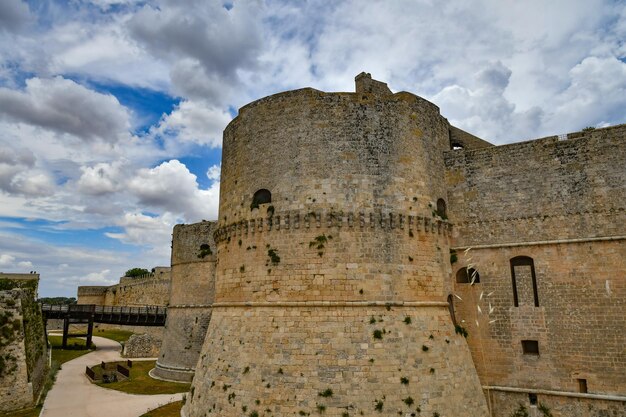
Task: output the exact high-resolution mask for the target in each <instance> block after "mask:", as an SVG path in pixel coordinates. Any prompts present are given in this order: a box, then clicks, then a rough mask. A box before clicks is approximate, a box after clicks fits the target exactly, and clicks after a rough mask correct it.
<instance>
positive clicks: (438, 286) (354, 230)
mask: <svg viewBox="0 0 626 417" xmlns="http://www.w3.org/2000/svg"><path fill="white" fill-rule="evenodd" d="M356 82H357V88H356V93H324V92H321V91H317V90H313V89H310V88H306V89H301V90H295V91H289V92H285V93H281V94H277V95H274V96H270V97H266V98H264V99H261V100H258V101H256V102H253V103H251V104H248V105H247V106H245V107H243V108H242V109H241V110H240V112H239V115H238V116H237V117H236V118H235V119H234V120H233V121H232V122H231V123H230V125H229V126H228V127H227V128H226V130H225V132H224V146H223V157H222V176H221V192H220V214H219V220H218V229H217V231H216V232H215V241H216V245H217V257H218V261H217V266H216V283H215V302H214V304H213V316H212V319H211V322H210V324H209V328H208V331H207V337H206V340H205V343H204V346H203V349H202V354H201V357H200V361H199V362H198V367H197V370H196V376H195V378H194V381H193V388H192V391H191V393H192V394H191V395H190V398H188V401H187V404H186V405H185V406H184V408H183V414H184V415H186V416H189V417H200V416H204V415H208V414H206V413H207V412H211V413H214V414H215V415H219V416H241V415H242V414H245V415H259V416H262V415H266V416H294V415H308V414H309V413H312V414H317V413H324V414H325V415H329V416H346V415H350V416H356V415H377V414H378V412H379V411H380V412H383V413H384V415H390V414H391V413H393V414H394V415H396V414H402V415H411V414H412V413H422V414H421V415H427V416H432V415H435V413H438V415H441V416H461V415H462V416H470V417H471V416H486V415H487V414H488V411H487V405H486V402H485V399H484V396H483V393H482V390H481V386H480V383H479V380H478V377H477V375H476V371H475V369H474V366H473V363H472V359H471V357H470V353H469V350H468V347H467V344H466V342H465V339H464V338H463V337H462V336H458V335H456V334H455V331H454V326H453V325H452V321H451V318H450V315H449V312H448V304H447V302H446V297H447V295H448V294H449V293H450V290H451V288H449V286H450V284H449V280H448V279H447V277H449V276H450V262H449V258H450V253H449V243H448V239H449V234H450V225H449V224H448V223H447V222H446V220H445V219H446V215H445V188H444V162H443V153H444V151H445V150H447V149H449V146H450V144H449V135H448V129H449V125H448V123H447V121H446V120H445V119H444V118H443V117H441V115H440V114H439V109H438V108H437V106H435V105H433V104H432V103H430V102H428V101H426V100H424V99H421V98H419V97H417V96H415V95H413V94H409V93H405V92H402V93H397V94H392V93H391V91H390V90H389V89H388V88H387V86H386V84H384V83H381V82H378V81H375V80H372V79H371V77H370V76H369V74H360V75H359V76H357V78H356ZM255 413H256V414H255ZM416 415H419V414H416Z"/></svg>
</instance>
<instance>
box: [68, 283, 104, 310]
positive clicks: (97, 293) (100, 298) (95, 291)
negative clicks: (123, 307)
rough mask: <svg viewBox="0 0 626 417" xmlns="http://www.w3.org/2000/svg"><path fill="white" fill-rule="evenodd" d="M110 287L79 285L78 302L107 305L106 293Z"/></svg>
mask: <svg viewBox="0 0 626 417" xmlns="http://www.w3.org/2000/svg"><path fill="white" fill-rule="evenodd" d="M108 289H109V287H105V286H81V287H78V294H77V298H76V300H77V301H76V303H77V304H95V305H97V306H102V305H105V299H106V293H107V290H108Z"/></svg>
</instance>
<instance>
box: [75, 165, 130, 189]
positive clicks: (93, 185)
mask: <svg viewBox="0 0 626 417" xmlns="http://www.w3.org/2000/svg"><path fill="white" fill-rule="evenodd" d="M124 165H125V164H124V162H123V161H113V162H111V163H107V162H101V163H98V164H95V165H94V166H91V167H89V166H83V167H81V171H82V172H83V173H82V175H81V177H80V178H79V180H78V183H77V186H78V190H79V191H81V192H83V193H85V194H92V195H103V194H109V193H113V192H115V191H118V190H119V189H120V187H121V186H122V185H123V182H124V179H125V178H124V172H123V170H124V168H125V166H124Z"/></svg>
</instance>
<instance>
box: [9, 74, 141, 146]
mask: <svg viewBox="0 0 626 417" xmlns="http://www.w3.org/2000/svg"><path fill="white" fill-rule="evenodd" d="M1 116H4V117H5V118H9V119H11V120H15V121H17V122H23V123H27V124H31V125H35V126H40V127H44V128H47V129H51V130H53V131H55V132H58V133H67V134H71V135H74V136H76V137H78V138H81V139H83V140H88V141H89V140H94V139H96V138H97V139H101V140H102V141H105V142H109V143H114V142H117V141H118V140H121V139H122V138H124V137H128V129H129V127H130V122H129V114H128V112H127V110H126V109H125V108H124V107H123V106H122V105H120V103H119V101H118V100H117V99H116V98H115V97H114V96H112V95H106V94H101V93H97V92H95V91H92V90H89V89H87V88H85V87H83V86H81V85H80V84H77V83H76V82H74V81H72V80H68V79H65V78H62V77H54V78H49V79H42V78H37V77H34V78H30V79H28V80H26V88H25V91H23V92H19V91H15V90H11V89H8V88H0V117H1Z"/></svg>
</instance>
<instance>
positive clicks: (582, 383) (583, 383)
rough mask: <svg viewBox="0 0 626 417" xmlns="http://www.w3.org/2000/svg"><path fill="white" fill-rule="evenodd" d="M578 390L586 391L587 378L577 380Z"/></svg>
mask: <svg viewBox="0 0 626 417" xmlns="http://www.w3.org/2000/svg"><path fill="white" fill-rule="evenodd" d="M578 392H582V393H587V380H586V379H579V380H578Z"/></svg>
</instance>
